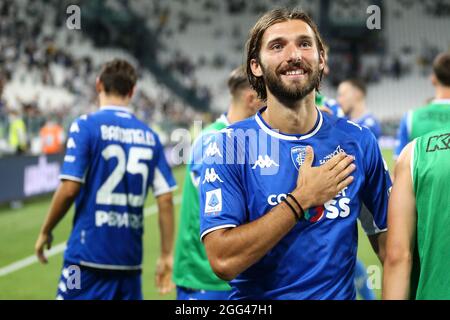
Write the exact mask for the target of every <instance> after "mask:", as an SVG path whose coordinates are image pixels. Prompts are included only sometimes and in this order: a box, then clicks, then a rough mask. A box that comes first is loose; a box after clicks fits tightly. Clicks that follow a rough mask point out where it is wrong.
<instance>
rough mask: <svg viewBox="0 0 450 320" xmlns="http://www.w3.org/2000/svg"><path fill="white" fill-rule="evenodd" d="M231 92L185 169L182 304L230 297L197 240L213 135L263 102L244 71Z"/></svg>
mask: <svg viewBox="0 0 450 320" xmlns="http://www.w3.org/2000/svg"><path fill="white" fill-rule="evenodd" d="M228 89H229V91H230V95H231V105H230V107H229V109H228V111H227V112H226V113H224V114H222V115H221V116H220V118H218V119H217V120H216V121H215V122H214V123H212V124H211V125H209V126H208V127H206V128H205V129H204V130H203V131H202V135H201V136H200V138H199V139H197V140H196V142H195V143H194V144H193V150H192V152H191V161H190V163H189V164H188V166H187V169H186V177H185V180H184V181H185V182H184V186H183V199H182V202H181V203H182V204H181V220H180V224H179V227H178V237H177V243H176V249H175V260H174V271H173V276H174V282H175V284H176V285H177V299H179V300H226V299H227V298H228V296H229V295H230V289H231V288H230V286H229V285H228V283H227V282H225V281H223V280H221V279H219V278H218V277H217V276H216V274H215V273H214V272H213V271H212V269H211V266H210V264H209V261H208V258H207V256H206V253H205V248H204V246H203V244H202V243H201V241H200V239H199V237H198V234H199V232H200V216H199V212H200V208H199V207H200V205H199V194H198V188H199V184H200V183H206V181H200V173H201V168H202V161H201V160H202V158H203V157H204V156H207V155H213V154H214V153H215V152H220V150H219V149H218V146H217V144H215V143H214V142H210V141H209V138H210V137H211V135H213V134H215V133H217V132H218V131H220V130H222V129H224V128H226V127H227V126H229V125H230V124H232V123H235V122H237V121H241V120H244V119H246V118H248V117H250V116H252V115H254V114H255V113H256V112H257V111H258V109H259V108H260V107H261V106H262V102H261V100H259V99H258V95H257V93H256V92H255V91H254V90H253V89H252V88H251V86H250V83H249V82H248V78H247V73H246V72H245V69H244V68H243V67H238V68H236V69H235V70H233V72H231V74H230V77H229V78H228ZM207 179H209V180H212V179H217V176H216V175H215V174H214V171H212V172H210V174H209V176H208V177H207Z"/></svg>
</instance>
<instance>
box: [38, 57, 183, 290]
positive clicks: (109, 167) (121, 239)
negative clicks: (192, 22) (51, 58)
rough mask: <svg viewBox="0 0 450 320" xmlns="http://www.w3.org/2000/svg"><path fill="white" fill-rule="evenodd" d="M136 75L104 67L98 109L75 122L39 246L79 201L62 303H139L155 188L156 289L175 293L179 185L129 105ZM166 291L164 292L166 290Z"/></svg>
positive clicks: (116, 65)
mask: <svg viewBox="0 0 450 320" xmlns="http://www.w3.org/2000/svg"><path fill="white" fill-rule="evenodd" d="M135 82H136V73H135V70H134V68H133V67H132V66H131V65H130V64H128V63H127V62H126V61H123V60H114V61H112V62H109V63H107V64H106V65H105V67H104V68H103V70H102V73H101V75H100V77H99V80H97V84H96V86H97V91H98V92H99V101H100V110H99V111H97V112H94V113H91V114H89V115H83V116H81V117H79V118H78V119H77V120H75V121H74V122H73V123H72V125H71V127H70V130H69V131H70V132H69V137H68V141H67V150H66V155H65V157H64V163H63V166H62V170H61V175H60V178H61V181H62V182H61V184H60V186H59V187H58V190H57V191H56V193H55V196H54V198H53V202H52V205H51V207H50V211H49V214H48V217H47V219H46V221H45V222H44V225H43V227H42V230H41V234H40V236H39V238H38V241H37V243H36V251H37V254H38V257H39V259H40V260H41V261H42V262H46V259H45V256H44V255H43V246H44V245H45V244H47V245H49V244H50V243H51V240H52V237H51V231H52V229H53V228H54V227H55V226H56V224H57V223H58V221H59V220H60V219H61V218H62V217H63V216H64V214H65V213H66V212H67V210H68V209H69V208H70V206H71V204H72V202H73V201H75V216H74V220H73V230H72V233H71V235H70V238H69V240H68V242H67V249H66V251H65V254H64V266H63V271H62V275H61V278H60V282H59V285H58V295H57V298H58V299H141V298H142V292H141V276H140V273H141V263H142V235H143V222H144V212H143V211H144V210H143V209H144V203H145V199H146V196H147V191H148V189H149V188H152V190H153V194H154V195H155V197H156V199H157V203H158V209H159V214H160V216H161V217H160V221H161V222H160V223H161V235H162V243H161V247H162V252H161V258H160V260H159V266H158V268H157V269H158V272H159V273H158V274H157V283H158V284H159V288H160V290H161V291H166V290H167V288H168V287H170V278H171V269H172V267H171V261H172V257H171V254H172V243H173V204H172V196H171V192H172V190H173V189H174V188H175V187H176V183H175V180H174V178H173V176H172V173H171V170H170V167H169V165H168V163H167V161H166V159H165V156H164V152H163V147H162V145H161V142H160V141H159V138H158V136H157V135H156V134H155V133H154V132H153V131H152V130H151V129H150V128H149V127H148V126H147V125H146V124H145V123H143V122H142V121H140V120H138V119H137V118H136V117H135V116H134V115H133V113H132V111H131V109H130V108H128V107H127V105H128V103H129V100H130V99H131V96H132V93H133V89H134V84H135ZM162 287H163V288H162Z"/></svg>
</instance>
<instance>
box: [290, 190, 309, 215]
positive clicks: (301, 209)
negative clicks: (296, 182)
mask: <svg viewBox="0 0 450 320" xmlns="http://www.w3.org/2000/svg"><path fill="white" fill-rule="evenodd" d="M286 196H287V197H289V198H291V199H292V200H294V202H295V203H296V204H297V206H298V207H299V208H300V211H301V216H300V217H299V219H300V218H303V217H304V216H305V210H303V207H302V206H301V205H300V203H299V202H298V201H297V199H295V197H294V196H293V195H292V194H291V193H288V194H287V195H286Z"/></svg>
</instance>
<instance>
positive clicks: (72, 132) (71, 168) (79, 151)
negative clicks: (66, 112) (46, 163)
mask: <svg viewBox="0 0 450 320" xmlns="http://www.w3.org/2000/svg"><path fill="white" fill-rule="evenodd" d="M91 145H92V138H91V133H90V131H89V125H88V121H87V118H86V116H84V117H80V118H78V119H76V120H75V121H74V122H73V123H72V125H71V126H70V129H69V137H68V139H67V146H66V155H65V157H64V162H63V165H62V169H61V174H60V176H59V178H60V179H66V180H72V181H77V182H81V183H84V182H85V174H86V172H87V169H88V167H89V164H90V163H91V149H90V146H91Z"/></svg>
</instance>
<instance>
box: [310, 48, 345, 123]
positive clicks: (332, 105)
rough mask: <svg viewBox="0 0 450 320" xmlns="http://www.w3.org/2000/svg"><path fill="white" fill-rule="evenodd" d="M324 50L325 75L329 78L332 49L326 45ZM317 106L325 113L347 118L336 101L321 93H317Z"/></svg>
mask: <svg viewBox="0 0 450 320" xmlns="http://www.w3.org/2000/svg"><path fill="white" fill-rule="evenodd" d="M324 50H325V56H324V58H325V67H324V69H323V75H324V76H327V75H328V74H330V67H329V66H328V57H329V53H330V48H329V47H328V46H327V45H325V44H324ZM316 106H318V107H319V109H320V110H321V111H325V112H327V113H329V114H332V115H334V116H336V117H338V118H345V114H344V112H343V111H342V108H341V107H340V106H339V104H338V102H337V101H336V100H335V99H331V98H328V97H326V96H324V95H323V94H321V93H319V92H316Z"/></svg>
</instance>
